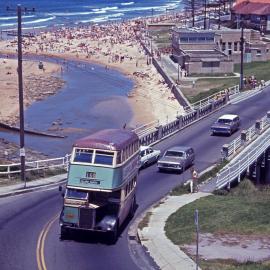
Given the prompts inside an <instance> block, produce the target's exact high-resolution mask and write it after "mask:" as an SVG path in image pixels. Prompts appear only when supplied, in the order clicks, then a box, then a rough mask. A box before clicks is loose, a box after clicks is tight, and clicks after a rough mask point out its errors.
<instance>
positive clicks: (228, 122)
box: [211, 114, 240, 135]
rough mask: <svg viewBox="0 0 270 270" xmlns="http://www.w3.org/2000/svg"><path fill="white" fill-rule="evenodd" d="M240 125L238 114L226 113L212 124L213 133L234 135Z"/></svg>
mask: <svg viewBox="0 0 270 270" xmlns="http://www.w3.org/2000/svg"><path fill="white" fill-rule="evenodd" d="M239 126H240V118H239V116H238V115H236V114H224V115H222V116H221V117H219V118H218V120H217V121H216V122H215V123H214V124H213V125H212V126H211V131H212V134H213V135H214V134H226V135H232V133H233V132H235V131H237V130H238V129H239Z"/></svg>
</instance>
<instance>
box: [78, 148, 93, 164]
mask: <svg viewBox="0 0 270 270" xmlns="http://www.w3.org/2000/svg"><path fill="white" fill-rule="evenodd" d="M92 157H93V150H89V149H76V150H75V156H74V162H83V163H92Z"/></svg>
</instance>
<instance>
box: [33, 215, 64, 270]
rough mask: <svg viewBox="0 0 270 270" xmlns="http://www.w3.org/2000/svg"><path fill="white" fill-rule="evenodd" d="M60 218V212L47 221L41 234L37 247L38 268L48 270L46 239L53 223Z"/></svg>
mask: <svg viewBox="0 0 270 270" xmlns="http://www.w3.org/2000/svg"><path fill="white" fill-rule="evenodd" d="M58 218H59V213H58V214H57V215H56V216H54V217H53V218H52V219H51V220H49V221H48V222H47V223H46V225H45V226H44V227H43V229H42V231H41V232H40V234H39V237H38V242H37V248H36V259H37V265H38V270H47V267H46V263H45V256H44V250H45V240H46V236H47V234H48V232H49V230H50V228H51V226H52V224H53V223H54V222H55V221H56V220H57V219H58Z"/></svg>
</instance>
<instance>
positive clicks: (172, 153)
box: [165, 151, 184, 157]
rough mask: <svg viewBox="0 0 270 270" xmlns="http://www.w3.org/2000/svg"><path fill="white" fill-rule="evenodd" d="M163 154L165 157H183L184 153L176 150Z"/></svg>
mask: <svg viewBox="0 0 270 270" xmlns="http://www.w3.org/2000/svg"><path fill="white" fill-rule="evenodd" d="M165 156H166V157H183V156H184V153H183V152H178V151H167V152H166V154H165Z"/></svg>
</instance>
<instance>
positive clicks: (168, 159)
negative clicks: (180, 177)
mask: <svg viewBox="0 0 270 270" xmlns="http://www.w3.org/2000/svg"><path fill="white" fill-rule="evenodd" d="M194 159H195V154H194V150H193V148H192V147H188V146H174V147H172V148H170V149H168V150H167V151H166V152H165V153H164V155H163V157H162V158H160V160H159V161H158V163H157V166H158V169H159V171H165V170H170V171H177V172H183V171H185V169H186V168H188V167H189V166H191V165H192V164H193V163H194Z"/></svg>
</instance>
